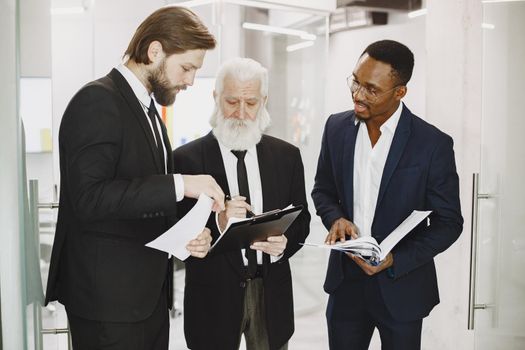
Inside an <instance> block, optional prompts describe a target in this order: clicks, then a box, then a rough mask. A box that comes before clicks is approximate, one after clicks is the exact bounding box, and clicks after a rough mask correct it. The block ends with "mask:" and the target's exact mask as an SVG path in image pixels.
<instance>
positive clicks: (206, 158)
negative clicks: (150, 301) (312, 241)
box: [173, 58, 310, 350]
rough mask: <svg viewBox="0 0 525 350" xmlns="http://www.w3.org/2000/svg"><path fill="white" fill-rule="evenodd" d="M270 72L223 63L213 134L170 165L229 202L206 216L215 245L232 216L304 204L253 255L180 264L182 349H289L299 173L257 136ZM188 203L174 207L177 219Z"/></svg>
mask: <svg viewBox="0 0 525 350" xmlns="http://www.w3.org/2000/svg"><path fill="white" fill-rule="evenodd" d="M267 96H268V74H267V71H266V69H265V68H264V67H262V66H261V65H260V64H259V63H258V62H256V61H254V60H251V59H247V58H236V59H233V60H230V61H228V62H226V63H225V64H223V66H222V67H221V68H220V70H219V73H218V76H217V81H216V85H215V91H214V98H215V103H216V108H215V112H214V114H213V116H212V119H211V125H212V127H213V131H212V132H210V133H209V134H208V135H206V136H204V137H202V138H199V139H197V140H195V141H193V142H190V143H188V144H186V145H184V146H182V147H179V148H178V149H176V150H175V151H174V153H173V156H174V164H175V166H176V167H177V168H179V169H181V170H182V171H183V172H185V173H188V174H209V175H211V176H212V177H213V178H215V179H216V180H217V182H218V184H219V185H220V186H221V188H222V189H223V190H224V192H225V193H228V194H229V195H230V197H231V200H229V201H227V202H226V210H225V211H222V212H220V213H219V214H217V215H214V214H212V215H211V217H210V221H209V225H208V227H210V229H211V232H212V237H213V239H214V240H215V239H217V237H219V235H220V234H221V232H222V230H224V228H225V225H226V223H227V221H228V219H229V218H231V217H246V214H247V212H249V211H252V212H254V213H255V214H259V213H261V212H263V211H269V210H273V209H282V208H285V207H287V206H288V205H290V204H293V205H296V206H297V205H302V206H303V207H304V209H303V211H302V212H301V214H300V215H299V217H298V218H297V219H296V220H295V222H294V223H293V224H292V225H291V226H290V228H289V229H288V230H287V231H286V232H284V233H283V234H282V235H280V236H275V237H269V238H268V240H267V241H265V242H257V243H253V244H252V246H251V247H250V248H251V249H245V250H243V251H241V250H238V251H232V252H229V253H224V254H212V255H208V256H207V257H206V258H204V259H195V258H191V257H190V258H189V259H188V260H187V262H186V288H185V294H184V332H185V335H186V342H187V345H188V347H189V348H190V349H202V350H204V349H206V350H210V349H221V350H222V349H238V348H239V344H240V341H241V337H242V336H243V335H244V337H245V340H246V347H247V349H255V350H259V349H260V350H263V349H264V350H266V349H287V344H288V340H289V339H290V337H291V336H292V334H293V332H294V315H293V295H292V278H291V273H290V264H289V262H288V260H289V258H290V257H291V256H292V255H293V254H295V253H296V252H297V251H298V250H299V248H300V245H299V243H301V242H304V240H305V238H306V237H307V235H308V233H309V223H310V214H309V213H308V209H307V203H306V194H305V188H304V170H303V163H302V160H301V155H300V152H299V149H298V148H297V147H295V146H293V145H291V144H289V143H287V142H285V141H282V140H279V139H277V138H274V137H271V136H268V135H263V134H262V133H263V131H264V130H265V129H266V127H267V126H268V124H269V122H270V116H269V114H268V112H267V110H266V100H267ZM194 202H195V201H194V200H191V199H187V200H186V199H185V200H183V201H182V202H180V209H181V211H182V212H183V213H184V212H186V211H188V210H189V209H190V208H191V207H192V206H193V204H194Z"/></svg>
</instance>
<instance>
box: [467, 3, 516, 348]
mask: <svg viewBox="0 0 525 350" xmlns="http://www.w3.org/2000/svg"><path fill="white" fill-rule="evenodd" d="M483 11H484V15H483V17H484V24H483V28H484V29H483V40H484V48H483V116H482V150H481V154H482V159H481V174H480V192H481V193H485V194H493V195H495V197H494V198H489V199H481V200H480V201H481V203H480V216H479V220H480V231H479V232H480V237H479V242H480V249H479V255H478V261H479V265H478V271H477V277H478V283H477V288H476V293H477V296H476V303H477V304H486V306H487V307H488V308H487V309H484V310H480V309H478V310H476V319H475V330H476V332H475V334H476V336H475V338H476V339H475V343H476V349H523V348H525V335H524V334H523V329H525V303H524V300H525V299H524V296H525V283H524V282H523V278H522V271H523V269H524V268H525V237H524V235H523V229H522V227H523V224H522V217H523V213H524V212H525V201H524V200H523V199H524V198H525V186H524V184H523V174H524V173H525V163H524V162H523V159H525V139H524V138H523V136H522V132H523V130H524V129H525V120H524V119H523V117H522V111H521V105H522V103H521V99H522V95H523V82H524V81H525V67H524V66H523V62H524V60H525V42H524V41H523V37H522V36H523V35H522V34H523V33H524V32H525V22H523V18H525V2H507V3H485V4H483Z"/></svg>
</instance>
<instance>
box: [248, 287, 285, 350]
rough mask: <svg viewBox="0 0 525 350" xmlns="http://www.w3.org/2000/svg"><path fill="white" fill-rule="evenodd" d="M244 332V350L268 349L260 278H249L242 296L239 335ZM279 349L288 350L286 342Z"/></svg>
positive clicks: (262, 288)
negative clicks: (242, 311)
mask: <svg viewBox="0 0 525 350" xmlns="http://www.w3.org/2000/svg"><path fill="white" fill-rule="evenodd" d="M243 334H244V339H245V340H246V350H269V349H270V345H269V344H268V332H267V330H266V312H265V308H264V286H263V280H262V278H255V279H252V280H249V281H248V282H247V285H246V295H245V296H244V313H243V318H242V321H241V334H240V335H239V342H240V341H241V336H242V335H243ZM279 350H288V343H286V344H284V345H283V346H281V348H280V349H279Z"/></svg>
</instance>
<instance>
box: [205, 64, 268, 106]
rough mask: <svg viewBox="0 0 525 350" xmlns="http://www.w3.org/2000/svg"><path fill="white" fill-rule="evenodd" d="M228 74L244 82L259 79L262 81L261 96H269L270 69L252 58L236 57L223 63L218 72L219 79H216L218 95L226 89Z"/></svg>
mask: <svg viewBox="0 0 525 350" xmlns="http://www.w3.org/2000/svg"><path fill="white" fill-rule="evenodd" d="M227 76H229V77H232V78H234V79H235V80H238V81H242V82H244V81H248V80H253V79H257V80H259V81H260V82H261V90H260V92H261V96H263V97H267V96H268V70H267V69H266V68H264V67H263V66H262V65H261V64H260V63H259V62H257V61H255V60H252V59H251V58H242V57H235V58H232V59H229V60H228V61H226V62H224V63H223V64H222V65H221V67H220V68H219V71H218V72H217V80H215V93H216V94H217V95H220V94H221V93H222V90H224V79H225V78H226V77H227Z"/></svg>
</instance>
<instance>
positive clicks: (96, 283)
mask: <svg viewBox="0 0 525 350" xmlns="http://www.w3.org/2000/svg"><path fill="white" fill-rule="evenodd" d="M146 118H147V116H146V115H145V113H144V110H143V108H142V107H141V105H140V102H139V101H138V100H137V98H136V96H135V95H134V93H133V91H132V90H131V87H130V86H129V85H128V83H127V82H126V80H125V79H124V77H123V76H122V75H121V74H120V73H119V72H118V71H117V70H116V69H113V70H112V71H111V72H110V73H109V74H108V75H107V76H105V77H103V78H101V79H99V80H96V81H93V82H91V83H89V84H87V85H86V86H84V87H83V88H82V89H80V91H79V92H78V93H77V94H76V95H75V96H74V97H73V99H72V100H71V102H70V103H69V105H68V107H67V108H66V111H65V113H64V116H63V118H62V122H61V125H60V132H59V147H60V175H61V180H60V208H59V211H58V222H57V229H56V234H55V241H54V244H53V252H52V256H51V267H50V271H49V279H48V284H47V293H46V294H47V295H46V303H47V302H49V301H53V300H59V301H60V302H61V303H62V304H64V305H65V306H66V309H67V311H68V312H70V313H72V314H74V315H77V316H79V317H83V318H86V319H90V320H99V321H106V322H135V321H140V320H143V319H145V318H147V317H148V316H149V315H150V314H151V313H152V312H153V310H154V308H155V306H156V305H157V302H158V300H159V297H161V289H162V287H163V284H164V283H167V284H168V285H167V290H168V291H171V281H172V280H171V278H172V268H171V266H172V264H171V263H170V262H169V261H168V256H167V254H166V253H163V252H160V251H157V250H154V249H151V248H147V247H145V246H144V244H145V243H147V242H149V241H151V240H153V239H154V238H156V237H157V236H159V235H160V234H161V233H163V232H164V231H165V230H166V229H167V228H168V227H169V225H170V224H171V223H172V216H174V215H175V214H176V194H175V190H174V181H173V175H164V169H163V166H162V165H161V162H160V160H159V157H158V154H157V152H156V145H155V141H154V138H153V133H152V131H151V128H150V126H149V124H148V121H147V119H146ZM162 132H163V137H164V140H165V142H167V143H168V144H167V145H166V148H167V150H168V159H171V146H170V145H169V141H168V136H167V134H166V130H165V128H163V130H162ZM167 168H168V173H171V172H172V170H173V163H172V162H171V160H170V161H169V163H168V167H167ZM162 297H166V296H162ZM167 297H168V298H170V299H171V295H168V296H167ZM168 304H169V305H171V303H170V302H169V303H168Z"/></svg>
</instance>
